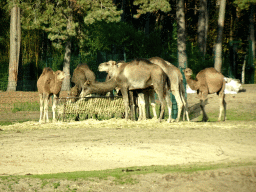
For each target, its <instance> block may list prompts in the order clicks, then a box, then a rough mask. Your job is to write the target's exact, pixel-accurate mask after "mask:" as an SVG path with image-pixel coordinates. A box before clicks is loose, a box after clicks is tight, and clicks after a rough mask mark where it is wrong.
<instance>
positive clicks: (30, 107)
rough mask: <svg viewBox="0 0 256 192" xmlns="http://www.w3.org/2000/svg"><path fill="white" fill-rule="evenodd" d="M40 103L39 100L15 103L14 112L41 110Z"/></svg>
mask: <svg viewBox="0 0 256 192" xmlns="http://www.w3.org/2000/svg"><path fill="white" fill-rule="evenodd" d="M39 110H40V105H39V103H38V102H25V103H21V102H17V103H13V108H12V112H13V113H16V112H17V111H39Z"/></svg>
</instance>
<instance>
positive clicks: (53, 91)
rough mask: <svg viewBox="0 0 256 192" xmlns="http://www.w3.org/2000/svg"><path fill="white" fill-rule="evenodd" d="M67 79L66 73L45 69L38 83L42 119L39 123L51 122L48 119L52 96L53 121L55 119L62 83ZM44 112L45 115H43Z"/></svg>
mask: <svg viewBox="0 0 256 192" xmlns="http://www.w3.org/2000/svg"><path fill="white" fill-rule="evenodd" d="M64 78H65V73H64V72H63V71H60V70H58V71H56V72H54V71H53V70H52V69H51V68H49V67H46V68H44V70H43V72H42V74H41V75H40V77H39V79H38V81H37V89H38V92H39V97H40V118H39V122H49V118H48V104H49V99H50V96H51V95H53V104H52V112H53V121H55V120H56V118H55V109H56V103H57V98H58V97H59V93H60V90H61V86H62V81H63V79H64ZM43 111H44V114H43Z"/></svg>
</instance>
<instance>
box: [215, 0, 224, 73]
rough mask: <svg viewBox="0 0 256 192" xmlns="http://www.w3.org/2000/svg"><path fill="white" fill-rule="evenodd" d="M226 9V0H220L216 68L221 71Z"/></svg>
mask: <svg viewBox="0 0 256 192" xmlns="http://www.w3.org/2000/svg"><path fill="white" fill-rule="evenodd" d="M225 9H226V0H220V9H219V18H218V35H217V40H216V44H215V62H214V68H215V69H216V70H217V71H219V72H221V66H222V36H223V29H224V20H225Z"/></svg>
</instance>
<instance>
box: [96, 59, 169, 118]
mask: <svg viewBox="0 0 256 192" xmlns="http://www.w3.org/2000/svg"><path fill="white" fill-rule="evenodd" d="M99 71H106V72H107V73H109V74H110V76H111V77H112V78H111V80H112V81H111V82H112V84H114V83H113V81H115V83H116V84H114V85H115V86H116V87H119V88H120V89H121V92H122V96H123V100H124V106H125V119H126V120H127V119H128V114H129V113H128V111H129V95H128V92H129V90H137V89H145V88H148V87H150V86H152V85H153V87H154V90H155V91H156V93H157V94H158V97H159V101H160V103H161V113H160V118H159V121H161V119H162V117H163V113H164V109H165V101H164V97H165V85H166V78H167V77H166V75H165V73H164V72H163V70H162V69H161V68H160V67H159V66H157V65H155V64H153V63H151V62H150V61H148V60H146V59H136V60H134V61H132V62H129V63H123V64H122V65H120V66H118V64H116V62H105V63H101V64H100V65H99ZM108 82H109V81H107V82H106V83H107V84H108ZM95 85H97V84H95ZM97 87H98V88H99V89H100V86H99V84H98V86H97ZM111 88H112V87H111Z"/></svg>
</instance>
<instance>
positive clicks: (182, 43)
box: [176, 0, 187, 68]
mask: <svg viewBox="0 0 256 192" xmlns="http://www.w3.org/2000/svg"><path fill="white" fill-rule="evenodd" d="M176 4H177V10H176V16H177V28H178V31H177V46H178V62H179V66H180V67H181V68H185V67H187V53H186V27H185V4H184V0H177V1H176Z"/></svg>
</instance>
